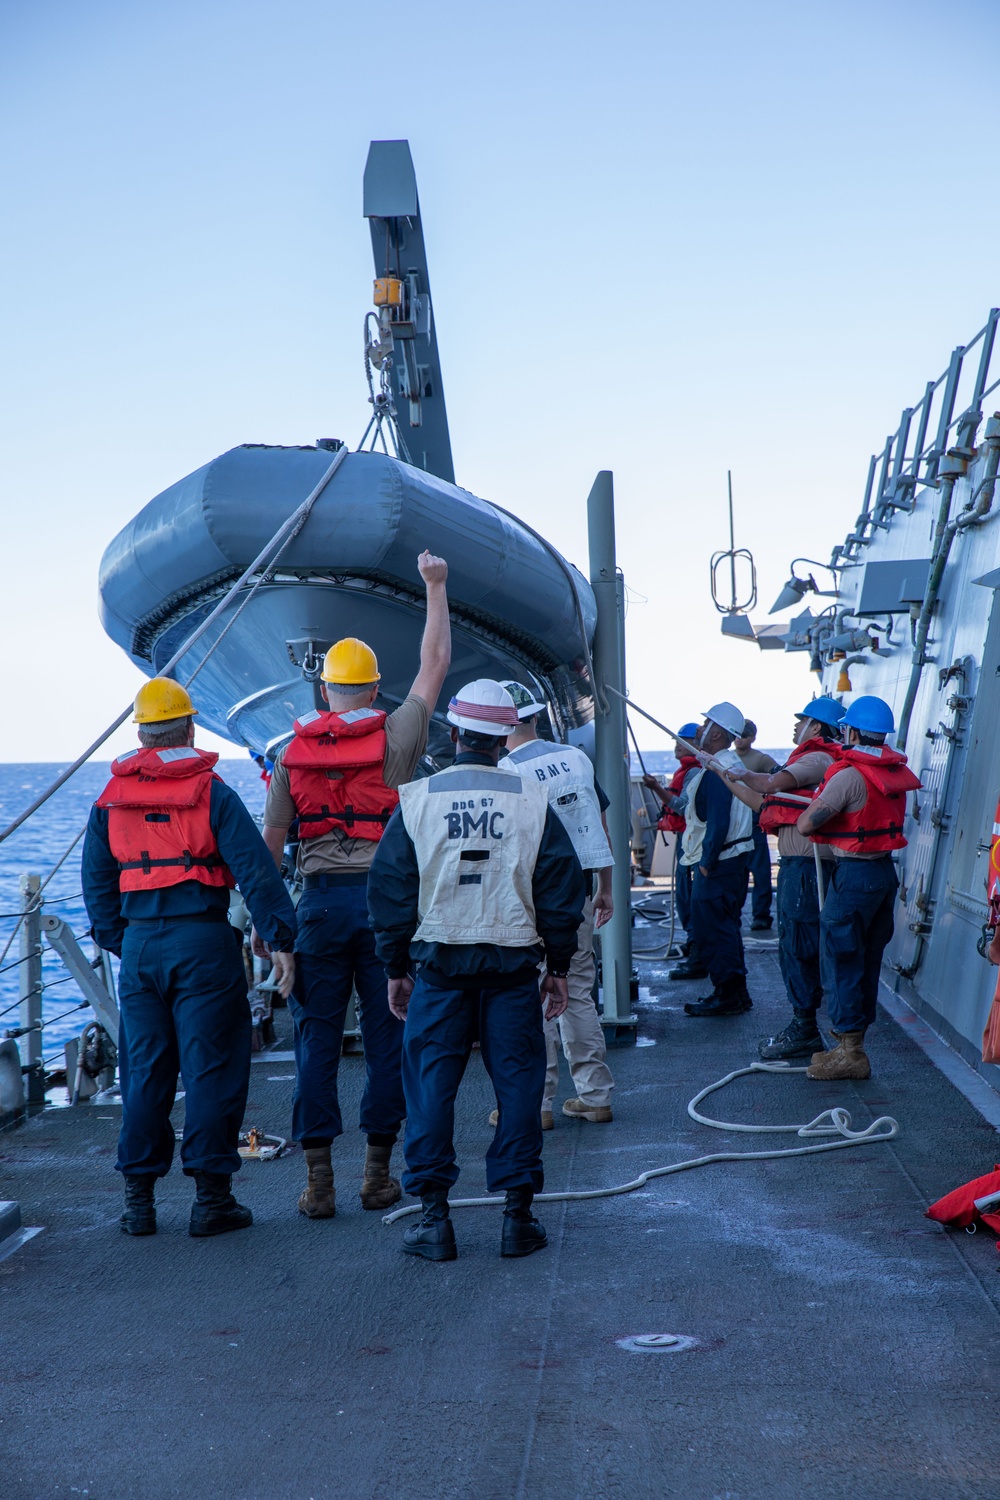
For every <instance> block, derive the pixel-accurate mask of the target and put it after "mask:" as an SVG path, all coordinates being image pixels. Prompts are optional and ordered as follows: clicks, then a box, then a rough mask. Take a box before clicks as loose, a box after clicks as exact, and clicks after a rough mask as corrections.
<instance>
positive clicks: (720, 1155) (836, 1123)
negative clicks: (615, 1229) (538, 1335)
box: [382, 1062, 899, 1224]
mask: <svg viewBox="0 0 1000 1500" xmlns="http://www.w3.org/2000/svg"><path fill="white" fill-rule="evenodd" d="M805 1070H806V1069H805V1066H803V1067H792V1066H791V1065H790V1064H789V1063H780V1062H779V1063H765V1062H755V1063H750V1065H749V1067H746V1068H736V1069H734V1070H733V1072H732V1073H727V1074H726V1076H725V1078H720V1079H718V1081H717V1082H715V1083H710V1084H709V1085H708V1087H707V1088H704V1089H702V1090H701V1092H700V1093H697V1094H695V1096H694V1098H693V1099H692V1100H691V1103H690V1104H689V1105H688V1107H687V1112H688V1114H689V1115H690V1116H691V1118H692V1120H696V1121H697V1122H698V1124H699V1125H707V1126H709V1128H710V1129H712V1130H732V1131H739V1132H741V1133H742V1134H744V1135H773V1134H777V1133H782V1134H788V1133H790V1132H791V1133H794V1134H795V1135H797V1136H800V1137H802V1138H803V1139H809V1138H811V1137H813V1136H818V1135H836V1136H838V1137H839V1139H838V1140H835V1141H825V1142H824V1143H823V1144H822V1145H819V1146H785V1147H783V1148H781V1149H779V1150H774V1151H716V1152H713V1153H712V1155H711V1156H694V1157H691V1159H690V1160H689V1161H675V1162H673V1163H672V1164H671V1165H670V1166H669V1167H654V1168H652V1169H651V1170H650V1171H648V1172H643V1173H642V1174H641V1176H639V1177H636V1178H634V1179H633V1180H632V1181H631V1182H623V1183H620V1184H619V1186H618V1187H609V1188H591V1189H590V1190H589V1191H583V1192H574V1193H538V1194H536V1196H535V1202H536V1203H582V1202H584V1201H585V1200H586V1199H588V1198H617V1197H620V1196H621V1194H622V1193H634V1192H635V1191H636V1190H637V1189H638V1188H642V1187H645V1186H646V1184H647V1182H652V1181H653V1180H654V1178H656V1177H669V1176H671V1174H672V1173H674V1172H688V1171H690V1170H691V1168H692V1167H707V1166H710V1165H711V1163H712V1162H717V1161H771V1160H773V1159H774V1158H775V1157H780V1156H815V1155H818V1154H819V1152H821V1151H843V1150H845V1149H846V1148H847V1147H849V1146H865V1145H870V1144H871V1145H874V1144H875V1143H876V1142H878V1141H892V1140H895V1138H896V1136H898V1134H899V1123H898V1121H896V1120H894V1119H893V1118H892V1116H891V1115H879V1117H878V1119H877V1120H873V1121H872V1123H871V1124H870V1125H869V1126H867V1127H866V1128H865V1129H864V1130H852V1128H851V1116H850V1113H849V1112H848V1111H847V1110H846V1109H839V1108H834V1109H825V1110H823V1112H822V1114H819V1115H817V1116H816V1118H815V1119H814V1120H810V1121H809V1123H808V1125H742V1124H733V1123H731V1122H730V1121H727V1120H710V1119H709V1118H708V1116H707V1115H701V1114H699V1113H698V1105H699V1104H700V1103H701V1102H702V1100H703V1099H707V1098H708V1096H709V1094H714V1093H717V1092H718V1090H719V1089H723V1088H725V1087H726V1084H727V1083H732V1081H733V1079H734V1078H743V1077H745V1076H746V1075H747V1074H748V1073H804V1072H805ZM503 1205H504V1198H502V1197H500V1198H497V1197H493V1198H452V1199H451V1200H450V1203H449V1207H451V1208H502V1207H503ZM422 1211H423V1210H422V1205H421V1204H419V1203H410V1204H408V1205H407V1206H406V1208H397V1209H396V1210H395V1212H394V1213H391V1214H385V1215H384V1216H383V1219H382V1223H383V1224H394V1223H395V1222H396V1220H397V1219H405V1218H407V1217H408V1216H409V1215H410V1214H418V1213H421V1212H422Z"/></svg>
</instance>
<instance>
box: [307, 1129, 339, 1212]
mask: <svg viewBox="0 0 1000 1500" xmlns="http://www.w3.org/2000/svg"><path fill="white" fill-rule="evenodd" d="M302 1154H303V1156H304V1157H305V1159H306V1169H307V1170H308V1173H309V1177H308V1180H307V1182H306V1185H305V1188H304V1189H303V1191H302V1193H301V1194H300V1195H299V1213H300V1214H305V1215H306V1217H307V1218H309V1219H332V1218H333V1216H334V1214H335V1213H336V1212H337V1194H336V1193H335V1191H334V1187H333V1163H332V1162H331V1161H330V1148H329V1146H309V1147H307V1148H306V1149H305V1150H304V1151H303V1153H302Z"/></svg>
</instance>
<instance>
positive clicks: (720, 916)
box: [691, 854, 750, 989]
mask: <svg viewBox="0 0 1000 1500" xmlns="http://www.w3.org/2000/svg"><path fill="white" fill-rule="evenodd" d="M749 867H750V856H749V855H748V854H736V855H734V856H733V858H732V859H720V860H719V863H718V864H717V865H716V867H715V869H714V870H713V872H712V874H711V875H703V874H702V873H701V870H700V869H699V868H698V867H697V866H695V867H694V881H693V882H692V886H691V937H692V942H693V944H694V953H695V955H696V957H697V958H698V960H699V961H700V962H701V963H703V964H704V965H705V968H706V969H707V970H708V972H709V975H710V976H711V980H712V983H713V985H714V986H715V988H716V989H719V987H720V986H721V985H723V984H724V983H725V982H726V980H727V979H737V978H738V979H745V978H746V972H747V966H746V960H745V958H744V956H743V934H742V932H741V930H740V921H741V918H742V914H743V903H744V901H745V900H746V898H747V881H748V879H749Z"/></svg>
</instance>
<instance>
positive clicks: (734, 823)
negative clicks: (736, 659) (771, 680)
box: [670, 703, 753, 1017]
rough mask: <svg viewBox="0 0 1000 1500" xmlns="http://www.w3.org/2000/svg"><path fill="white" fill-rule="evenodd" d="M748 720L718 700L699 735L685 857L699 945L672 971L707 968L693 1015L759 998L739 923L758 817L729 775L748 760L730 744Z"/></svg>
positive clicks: (732, 1009)
mask: <svg viewBox="0 0 1000 1500" xmlns="http://www.w3.org/2000/svg"><path fill="white" fill-rule="evenodd" d="M743 724H744V718H743V715H742V714H741V713H740V711H739V709H738V708H737V707H736V706H735V705H734V704H732V703H716V704H715V705H714V706H713V707H712V708H710V709H709V710H708V711H707V713H706V714H705V722H704V724H703V725H702V728H701V734H700V737H699V741H698V743H699V746H700V756H699V758H700V760H701V762H702V767H703V769H702V770H701V771H700V772H698V773H697V774H696V775H695V776H693V777H692V779H691V782H690V784H689V786H688V788H687V796H688V805H687V811H686V814H685V818H686V823H687V826H686V828H685V830H684V838H683V842H682V846H681V859H682V861H683V863H684V864H686V865H689V866H690V867H691V869H692V871H693V880H692V886H691V943H692V951H691V956H690V958H689V959H688V960H687V962H686V963H683V964H677V965H676V966H675V967H674V969H673V970H672V971H671V974H670V978H671V979H689V978H700V977H702V976H703V975H704V974H706V973H707V974H708V975H709V976H710V977H711V980H712V986H713V988H712V993H711V994H710V995H706V996H704V997H703V998H702V999H700V1000H697V1001H689V1002H688V1003H687V1004H686V1005H685V1006H684V1010H685V1013H686V1014H687V1015H689V1016H706V1017H717V1016H736V1015H740V1014H742V1012H743V1011H747V1010H750V1008H751V1006H752V1004H753V1001H752V1000H751V999H750V995H749V993H748V991H747V969H746V960H745V958H744V955H743V936H742V933H741V930H740V920H741V914H742V911H743V903H744V901H745V900H746V894H747V881H748V878H749V863H750V854H751V852H752V850H753V831H752V830H753V816H752V814H751V812H750V809H749V808H748V807H746V806H744V804H743V803H742V802H740V801H739V800H738V799H737V798H735V797H734V796H733V793H732V789H731V787H730V786H729V783H728V782H727V781H726V780H725V779H724V773H725V771H726V770H728V769H731V768H733V767H737V768H738V767H740V766H741V765H742V762H741V761H740V758H739V756H738V755H737V754H736V752H735V750H733V749H731V748H730V747H731V746H732V743H733V740H734V739H735V738H736V736H737V735H738V734H739V733H740V732H741V731H742V729H743ZM709 767H711V768H712V769H708V768H709Z"/></svg>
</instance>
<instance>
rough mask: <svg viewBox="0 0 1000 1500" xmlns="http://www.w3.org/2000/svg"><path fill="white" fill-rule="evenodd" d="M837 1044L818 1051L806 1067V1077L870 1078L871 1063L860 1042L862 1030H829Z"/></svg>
mask: <svg viewBox="0 0 1000 1500" xmlns="http://www.w3.org/2000/svg"><path fill="white" fill-rule="evenodd" d="M830 1035H831V1036H832V1037H833V1039H834V1041H835V1042H836V1043H837V1045H836V1046H835V1047H834V1048H833V1049H832V1050H831V1051H830V1052H822V1053H818V1054H817V1055H816V1056H814V1058H813V1061H812V1062H811V1063H810V1064H809V1067H808V1068H806V1077H807V1078H819V1079H836V1078H857V1079H861V1078H870V1077H871V1076H872V1065H871V1063H870V1062H869V1061H868V1057H867V1054H866V1053H865V1050H864V1047H863V1046H862V1043H863V1042H864V1039H865V1034H864V1032H863V1031H844V1032H836V1031H831V1033H830Z"/></svg>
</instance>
